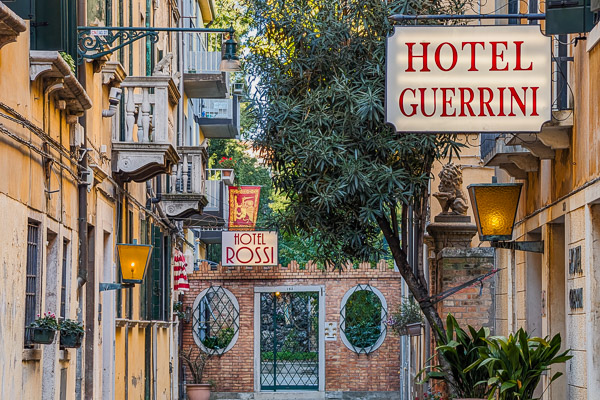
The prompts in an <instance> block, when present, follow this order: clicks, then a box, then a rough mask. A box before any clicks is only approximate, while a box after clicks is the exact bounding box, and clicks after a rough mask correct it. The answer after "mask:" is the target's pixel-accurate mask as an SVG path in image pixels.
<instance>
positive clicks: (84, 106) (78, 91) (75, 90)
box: [29, 50, 92, 115]
mask: <svg viewBox="0 0 600 400" xmlns="http://www.w3.org/2000/svg"><path fill="white" fill-rule="evenodd" d="M29 60H30V64H29V78H30V79H31V81H35V80H37V79H40V78H41V79H43V80H44V89H47V88H48V86H50V85H59V86H60V85H62V87H59V86H57V88H56V90H55V92H56V96H57V98H58V99H59V100H64V101H65V103H66V106H65V109H66V110H67V111H68V112H69V113H70V114H75V115H82V114H83V112H84V111H85V110H88V109H90V108H92V100H91V99H90V97H89V96H88V94H87V93H86V91H85V89H84V88H83V86H81V84H80V83H79V81H78V80H77V79H76V78H75V76H73V72H72V71H71V68H70V67H69V65H68V64H67V63H66V62H65V60H63V58H62V57H61V55H60V54H59V53H58V52H57V51H39V50H31V51H30V52H29Z"/></svg>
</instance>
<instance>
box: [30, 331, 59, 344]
mask: <svg viewBox="0 0 600 400" xmlns="http://www.w3.org/2000/svg"><path fill="white" fill-rule="evenodd" d="M30 329H31V341H32V342H33V343H40V344H52V342H54V337H55V336H56V331H55V330H54V329H48V328H30Z"/></svg>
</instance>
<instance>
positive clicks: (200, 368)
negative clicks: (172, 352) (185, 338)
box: [179, 346, 212, 400]
mask: <svg viewBox="0 0 600 400" xmlns="http://www.w3.org/2000/svg"><path fill="white" fill-rule="evenodd" d="M179 357H181V359H182V360H183V362H184V363H185V365H187V367H188V368H189V370H190V374H191V376H192V382H191V383H187V384H186V385H185V387H186V391H187V395H188V398H189V399H190V400H209V399H210V389H211V388H212V384H210V383H203V375H204V367H205V366H206V361H207V359H208V355H207V354H206V353H203V352H202V351H200V350H198V352H197V353H196V354H194V348H193V347H192V346H190V347H189V349H188V350H187V351H181V353H179Z"/></svg>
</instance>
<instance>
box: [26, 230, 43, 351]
mask: <svg viewBox="0 0 600 400" xmlns="http://www.w3.org/2000/svg"><path fill="white" fill-rule="evenodd" d="M39 233H40V227H39V224H38V223H36V222H29V223H28V224H27V271H26V282H25V345H26V346H30V345H31V344H32V341H31V332H30V329H28V326H29V324H31V323H32V322H33V321H35V316H36V314H38V312H37V300H38V298H37V287H38V274H39V265H38V264H39V261H38V254H39V240H40V238H39Z"/></svg>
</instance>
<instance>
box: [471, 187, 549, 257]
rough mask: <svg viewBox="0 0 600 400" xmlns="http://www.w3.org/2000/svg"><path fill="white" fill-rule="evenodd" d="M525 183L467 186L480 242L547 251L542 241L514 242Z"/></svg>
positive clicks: (515, 248) (537, 251)
mask: <svg viewBox="0 0 600 400" xmlns="http://www.w3.org/2000/svg"><path fill="white" fill-rule="evenodd" d="M522 187H523V184H522V183H477V184H472V185H469V186H467V190H468V191H469V196H470V197H471V204H472V206H473V213H474V215H475V223H476V224H477V232H478V233H479V240H481V241H482V242H483V241H490V242H491V245H492V247H497V248H504V249H513V250H522V251H532V252H536V253H543V252H544V242H543V241H527V242H515V241H512V233H513V227H514V224H515V217H516V215H517V208H518V206H519V197H520V195H521V188H522Z"/></svg>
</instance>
